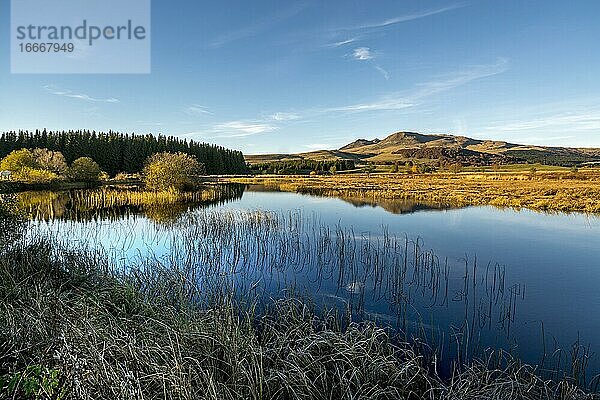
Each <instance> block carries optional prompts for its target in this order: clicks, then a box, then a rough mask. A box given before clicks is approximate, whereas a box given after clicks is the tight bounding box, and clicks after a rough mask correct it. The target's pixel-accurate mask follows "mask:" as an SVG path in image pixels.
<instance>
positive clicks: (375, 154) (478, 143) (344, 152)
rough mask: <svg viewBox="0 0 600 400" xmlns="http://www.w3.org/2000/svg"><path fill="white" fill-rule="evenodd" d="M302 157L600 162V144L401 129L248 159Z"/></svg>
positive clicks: (480, 162) (386, 160)
mask: <svg viewBox="0 0 600 400" xmlns="http://www.w3.org/2000/svg"><path fill="white" fill-rule="evenodd" d="M300 159H309V160H332V159H352V160H354V161H359V162H363V163H376V164H390V163H396V162H406V161H409V160H413V161H414V160H419V162H424V163H438V164H440V163H453V162H460V163H462V164H465V165H489V164H510V163H526V162H529V163H543V164H550V165H565V166H567V165H568V166H570V165H579V164H585V163H592V162H594V163H595V162H600V148H576V147H552V146H538V145H527V144H516V143H510V142H506V141H502V140H489V139H473V138H470V137H467V136H457V135H450V134H441V133H440V134H422V133H417V132H407V131H398V132H394V133H392V134H390V135H388V136H386V137H385V138H383V139H379V138H375V139H371V140H369V139H364V138H360V139H356V140H355V141H353V142H351V143H348V144H347V145H345V146H342V147H340V148H339V149H337V150H317V151H312V152H306V153H297V154H270V155H248V156H246V160H247V161H248V162H250V163H251V164H257V163H263V162H271V161H285V160H300Z"/></svg>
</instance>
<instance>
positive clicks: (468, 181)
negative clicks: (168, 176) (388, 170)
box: [231, 170, 600, 213]
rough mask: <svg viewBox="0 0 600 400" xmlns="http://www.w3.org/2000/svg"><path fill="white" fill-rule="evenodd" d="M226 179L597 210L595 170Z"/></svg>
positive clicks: (599, 188)
mask: <svg viewBox="0 0 600 400" xmlns="http://www.w3.org/2000/svg"><path fill="white" fill-rule="evenodd" d="M231 180H232V181H235V182H238V183H246V184H266V185H273V186H277V187H278V188H279V189H281V190H284V191H292V192H299V193H307V194H315V195H324V196H340V197H352V198H361V197H363V198H382V199H414V200H421V201H426V202H434V203H439V204H452V205H456V206H469V205H492V206H499V207H512V208H517V209H519V208H528V209H532V210H541V211H563V212H569V211H577V212H587V213H598V212H600V172H599V171H597V170H585V171H584V170H581V171H578V172H571V171H552V172H548V171H535V172H533V171H527V172H519V171H517V172H497V173H480V172H477V173H475V172H471V173H469V172H467V173H460V174H452V173H447V174H441V173H439V174H415V175H407V174H370V175H333V176H316V177H300V176H296V177H289V176H256V177H248V178H233V179H231Z"/></svg>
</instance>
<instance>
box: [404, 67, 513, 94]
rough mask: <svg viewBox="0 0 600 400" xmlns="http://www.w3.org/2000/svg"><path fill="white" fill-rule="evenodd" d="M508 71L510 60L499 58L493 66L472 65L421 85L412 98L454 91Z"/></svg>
mask: <svg viewBox="0 0 600 400" xmlns="http://www.w3.org/2000/svg"><path fill="white" fill-rule="evenodd" d="M507 69H508V59H506V58H498V59H497V60H496V62H495V63H493V64H479V65H471V66H467V67H465V68H463V69H462V70H460V71H458V72H455V73H453V74H451V75H447V76H442V77H440V79H437V80H433V81H430V82H425V83H421V84H419V85H418V88H417V90H416V91H415V92H414V93H413V94H412V96H411V97H412V98H414V99H421V98H424V97H428V96H431V95H434V94H437V93H441V92H445V91H447V90H450V89H454V88H456V87H458V86H462V85H465V84H467V83H469V82H471V81H474V80H477V79H481V78H487V77H490V76H494V75H498V74H501V73H503V72H505V71H506V70H507Z"/></svg>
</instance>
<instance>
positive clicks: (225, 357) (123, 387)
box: [0, 210, 594, 399]
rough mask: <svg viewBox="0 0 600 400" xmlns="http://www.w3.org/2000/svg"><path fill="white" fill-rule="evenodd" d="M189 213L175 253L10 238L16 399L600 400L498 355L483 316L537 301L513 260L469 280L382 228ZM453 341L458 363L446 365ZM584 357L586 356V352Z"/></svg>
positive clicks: (1, 328) (5, 368)
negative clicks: (451, 321)
mask: <svg viewBox="0 0 600 400" xmlns="http://www.w3.org/2000/svg"><path fill="white" fill-rule="evenodd" d="M10 224H11V226H15V227H18V226H19V225H21V224H23V222H22V221H20V220H19V219H16V220H12V221H11V222H10ZM175 224H176V225H177V224H178V226H174V227H170V228H169V229H171V228H175V229H173V230H172V231H170V232H174V233H173V235H172V236H170V244H169V247H168V250H169V251H168V252H167V253H166V254H165V255H162V256H161V255H158V254H153V253H152V252H149V253H147V254H139V255H138V256H136V257H130V258H127V259H125V260H124V254H123V252H122V251H123V250H120V251H117V250H115V249H117V248H118V246H115V247H112V248H110V249H104V248H102V246H100V245H99V243H97V242H95V241H93V240H92V241H90V242H86V241H80V240H77V238H78V237H79V236H80V235H79V234H78V232H77V231H73V232H72V234H73V236H72V237H69V234H68V232H65V233H64V235H65V236H64V237H63V240H56V239H55V238H54V237H52V236H51V235H50V236H45V235H43V234H42V233H40V232H37V231H36V230H35V225H30V227H29V232H28V234H26V235H24V234H23V233H22V231H21V230H20V229H15V230H14V235H13V239H12V240H11V241H6V242H0V243H1V244H2V247H0V282H2V285H1V286H0V299H2V301H0V377H1V378H0V397H6V398H84V399H87V398H111V399H129V398H169V399H197V398H206V399H237V398H252V399H262V398H272V399H287V398H289V399H295V398H305V399H334V398H335V399H337V398H343V399H360V398H364V399H371V398H382V399H386V398H390V399H392V398H393V399H396V398H404V399H483V398H493V399H494V398H495V399H506V398H515V399H580V398H581V399H591V398H594V397H593V395H587V394H585V393H584V392H583V391H582V390H580V389H578V385H579V386H582V385H584V384H585V382H584V381H585V379H583V380H580V378H578V377H574V376H573V374H568V373H567V370H566V369H565V368H563V370H564V371H563V370H560V371H557V374H559V375H557V376H556V380H555V381H554V382H555V383H553V381H544V380H542V379H541V378H539V377H538V376H539V374H540V372H541V371H539V370H536V369H535V368H533V367H529V366H526V365H523V364H522V363H520V362H519V361H518V360H517V359H514V358H513V357H512V356H510V355H508V354H507V353H503V352H492V353H489V352H484V351H481V350H483V349H481V344H480V343H478V342H477V337H478V336H479V335H478V330H477V329H479V328H476V324H475V323H474V321H485V322H486V323H487V324H493V325H494V326H495V327H500V329H502V330H506V331H508V330H509V329H510V324H511V323H512V321H513V319H514V314H515V310H516V304H517V300H518V298H519V296H522V295H523V294H522V292H521V288H520V287H519V286H518V285H508V284H507V281H506V277H505V276H506V275H505V271H504V268H503V267H501V266H498V265H489V266H487V267H485V268H481V267H478V266H477V262H476V260H471V261H469V260H465V263H464V265H463V268H464V269H463V272H462V273H461V275H460V279H459V282H458V283H459V284H458V287H456V288H455V287H453V286H452V285H451V283H452V273H451V270H450V266H449V265H448V263H447V262H446V260H439V259H438V258H437V257H436V256H435V254H434V253H432V252H431V251H427V250H424V248H423V244H422V242H421V241H419V240H414V241H411V240H409V239H408V238H406V237H395V236H392V235H390V234H389V233H388V232H387V231H386V230H385V229H384V230H383V231H382V234H381V235H379V236H376V237H374V236H370V235H368V234H366V233H359V234H357V233H355V232H354V231H353V230H352V228H346V227H342V226H336V227H333V228H332V227H330V226H328V225H325V224H322V223H321V222H320V221H319V220H318V219H316V218H315V217H314V216H304V215H303V214H301V213H298V212H291V213H272V212H261V211H233V210H232V211H225V210H200V211H198V212H194V213H187V214H185V215H184V216H183V217H182V218H180V219H179V220H178V221H177V222H176V223H175ZM86 229H92V230H93V229H94V226H93V222H91V223H88V224H87V225H86ZM164 229H167V228H164ZM121 234H122V235H123V236H124V237H122V238H117V239H124V240H127V236H128V233H127V232H126V231H123V232H121ZM142 239H143V238H142ZM123 260H124V261H123ZM478 271H480V272H478ZM483 271H485V272H483ZM301 275H303V276H304V278H306V280H302V281H300V279H299V278H298V277H299V276H301ZM302 282H308V283H309V285H310V286H313V287H322V288H323V291H324V292H325V293H328V294H330V295H333V296H334V297H335V296H336V293H337V294H338V295H340V296H341V294H342V292H344V293H347V294H348V295H349V297H348V296H344V297H345V298H347V299H346V303H345V307H342V308H329V307H327V306H326V305H324V304H322V303H319V302H317V301H316V299H315V298H309V297H306V296H303V294H302V293H303V292H304V291H305V288H304V287H303V285H302ZM313 293H314V292H313ZM375 300H382V301H385V302H386V303H387V304H389V307H390V310H391V311H393V313H394V315H396V321H395V323H394V324H393V325H394V326H393V327H394V328H395V329H389V328H390V327H389V325H388V328H385V327H382V326H381V325H377V324H375V323H373V322H369V315H368V307H366V306H365V305H366V304H367V303H368V302H369V301H375ZM450 303H452V304H454V305H457V304H458V305H460V307H463V308H464V313H465V318H464V321H463V322H462V323H461V324H458V325H457V327H456V329H457V330H456V331H455V332H453V335H452V336H451V337H449V338H446V339H443V338H439V337H437V338H436V337H433V336H434V333H435V331H432V330H428V329H427V328H426V326H425V321H424V320H423V319H419V318H418V313H415V310H416V309H418V306H419V305H420V304H424V305H425V306H427V307H434V306H437V307H448V306H449V304H450ZM484 306H485V307H484ZM481 310H486V311H485V312H482V311H481ZM415 318H416V319H415ZM448 342H451V343H452V347H453V348H455V351H456V358H454V360H455V363H454V365H453V367H452V369H451V371H452V373H451V374H450V375H444V376H440V374H439V373H438V372H437V367H438V365H440V363H439V362H438V361H440V360H439V358H440V357H453V356H451V355H450V354H449V353H448V350H446V351H442V352H440V351H439V350H440V349H442V348H444V346H448ZM455 342H456V345H454V343H455ZM447 348H448V347H447ZM486 354H487V357H486V358H482V360H483V361H477V360H478V358H477V357H476V356H477V355H486ZM571 355H572V356H574V358H573V360H574V361H575V362H573V363H571V365H582V364H581V363H580V360H582V359H584V358H585V357H586V356H587V354H586V353H584V354H581V353H574V354H571ZM565 356H566V355H565ZM561 360H562V358H561ZM577 363H579V364H577ZM583 370H585V368H583ZM565 376H567V377H565ZM592 384H593V382H592Z"/></svg>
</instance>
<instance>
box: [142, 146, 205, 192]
mask: <svg viewBox="0 0 600 400" xmlns="http://www.w3.org/2000/svg"><path fill="white" fill-rule="evenodd" d="M205 173H206V169H205V167H204V164H202V163H200V162H198V160H197V159H196V157H194V156H192V155H189V154H185V153H181V152H179V153H168V152H164V153H157V154H154V155H153V156H151V157H149V158H148V159H147V160H146V166H145V167H144V171H143V179H144V183H145V184H146V188H148V189H150V190H155V191H161V190H186V189H191V188H193V187H194V186H195V185H196V184H197V183H198V182H199V180H200V176H201V175H204V174H205Z"/></svg>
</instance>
